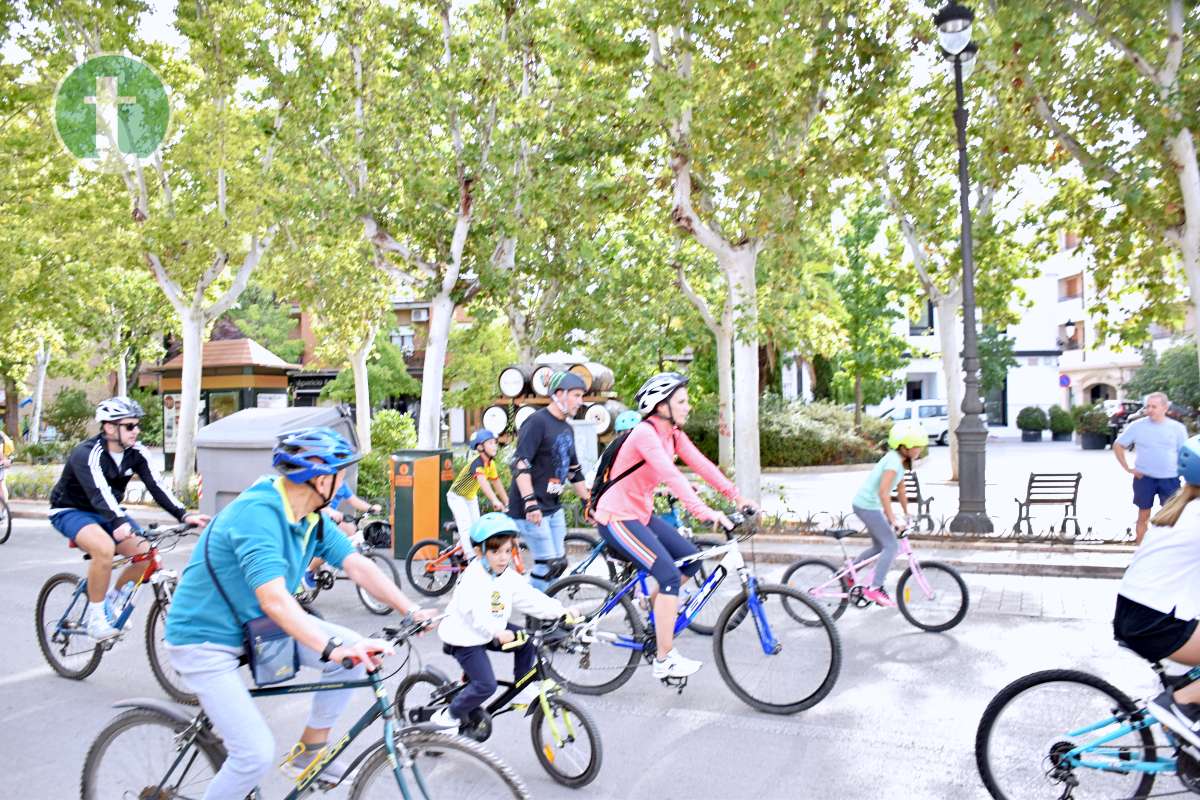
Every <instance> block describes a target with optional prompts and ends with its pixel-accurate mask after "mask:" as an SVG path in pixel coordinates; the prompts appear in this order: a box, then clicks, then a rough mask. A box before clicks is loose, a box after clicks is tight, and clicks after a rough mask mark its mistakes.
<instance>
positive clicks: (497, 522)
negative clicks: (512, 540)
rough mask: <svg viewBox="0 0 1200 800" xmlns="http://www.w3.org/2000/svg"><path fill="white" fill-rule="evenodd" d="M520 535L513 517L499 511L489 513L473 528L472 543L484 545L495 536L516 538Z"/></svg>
mask: <svg viewBox="0 0 1200 800" xmlns="http://www.w3.org/2000/svg"><path fill="white" fill-rule="evenodd" d="M518 533H520V531H519V530H518V529H517V523H516V521H515V520H514V519H513V518H512V517H510V516H509V515H508V514H503V513H501V512H499V511H489V512H488V513H486V514H484V515H483V516H481V517H480V518H479V519H477V520H475V524H474V525H472V526H471V542H472V543H474V544H483V543H484V542H486V541H487V540H488V539H490V538H492V537H493V536H516V535H517V534H518Z"/></svg>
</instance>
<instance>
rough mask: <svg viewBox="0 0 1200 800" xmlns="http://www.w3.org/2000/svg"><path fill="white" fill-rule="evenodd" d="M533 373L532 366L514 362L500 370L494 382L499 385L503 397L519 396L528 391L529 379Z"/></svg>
mask: <svg viewBox="0 0 1200 800" xmlns="http://www.w3.org/2000/svg"><path fill="white" fill-rule="evenodd" d="M532 375H533V367H527V366H524V365H521V364H514V365H512V366H511V367H505V368H504V369H502V370H500V375H499V377H498V378H497V379H496V383H498V384H499V385H500V394H501V395H503V396H504V397H520V396H521V395H523V394H525V393H527V392H528V391H529V379H530V377H532Z"/></svg>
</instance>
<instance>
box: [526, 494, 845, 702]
mask: <svg viewBox="0 0 1200 800" xmlns="http://www.w3.org/2000/svg"><path fill="white" fill-rule="evenodd" d="M746 516H747V515H743V514H740V513H734V514H731V515H730V517H729V518H730V520H731V521H732V522H734V527H733V528H731V529H729V530H727V531H725V539H726V541H725V542H724V543H723V544H721V545H718V546H717V547H712V548H709V549H707V550H704V551H701V552H699V553H697V554H695V555H691V556H686V557H684V558H681V559H679V560H678V561H676V562H675V563H676V565H677V566H685V565H687V564H689V563H691V562H693V561H698V560H706V559H717V558H719V559H720V562H719V563H718V564H717V566H716V567H715V568H714V569H713V570H712V572H710V573H709V576H708V579H707V580H705V581H704V584H703V586H702V587H701V588H700V591H699V592H697V593H696V594H693V595H690V596H689V597H687V598H680V601H681V602H680V608H679V611H678V613H677V615H676V617H675V635H676V636H678V635H679V634H680V633H682V632H683V629H684V628H685V627H687V625H688V623H689V622H691V621H692V620H693V619H695V617H696V615H697V614H699V613H700V611H701V610H702V609H703V608H704V606H705V604H707V603H708V601H709V600H710V599H711V598H712V597H713V596H714V594H715V593H716V591H717V588H718V587H719V586H720V585H721V583H722V582H723V581H724V580H725V578H726V577H727V576H728V575H729V574H730V573H731V572H736V573H737V575H738V578H739V580H740V581H741V585H742V589H741V591H740V592H739V593H738V594H737V595H736V596H734V597H733V598H732V599H731V600H730V601H729V602H728V603H727V604H726V605H725V607H724V609H723V610H722V611H721V614H720V616H719V617H718V618H717V621H716V624H715V625H714V629H715V630H714V633H713V656H714V659H715V661H716V663H717V670H718V671H719V672H720V674H721V678H722V680H724V681H725V684H726V685H727V686H728V687H729V688H730V690H731V691H732V692H733V693H734V694H735V695H736V696H737V697H738V698H739V699H740V700H742V701H743V702H744V703H746V704H747V705H749V706H751V707H752V708H755V709H757V710H759V711H765V712H767V713H772V714H794V713H796V712H798V711H803V710H804V709H807V708H811V707H812V706H814V705H816V704H817V703H819V702H820V701H821V700H822V699H823V698H824V697H825V696H826V695H828V694H829V692H830V691H831V690H832V689H833V686H834V684H835V683H836V682H837V678H838V674H839V672H840V670H841V661H842V645H841V639H840V638H839V636H838V632H837V628H836V626H835V625H834V623H833V620H832V619H830V618H829V614H828V613H826V611H825V610H824V609H823V608H822V607H821V605H820V604H819V603H817V602H816V601H814V600H812V599H811V598H809V597H808V596H807V595H806V594H804V593H802V592H800V591H797V590H796V589H793V588H791V587H788V586H782V585H778V584H768V583H760V582H759V581H758V578H757V577H756V576H755V575H754V574H753V573H752V572H751V571H750V569H749V568H748V567H747V566H746V562H745V560H744V559H743V558H742V554H741V551H740V549H739V547H738V544H739V542H741V541H745V540H746V539H749V538H750V537H751V536H753V535H754V532H755V531H754V530H751V531H749V532H748V533H745V534H743V535H741V536H738V535H736V534H737V531H738V529H739V528H740V527H741V525H742V524H744V522H745V521H746ZM648 576H649V573H648V572H647V571H646V570H644V569H641V568H639V567H636V566H635V565H633V564H627V565H626V567H625V570H624V571H623V573H622V576H621V580H620V581H619V582H618V583H616V584H614V583H611V582H609V581H606V580H604V579H603V578H597V577H594V576H590V575H574V576H570V577H566V578H562V579H560V580H558V581H556V582H555V583H554V584H552V585H551V586H550V587H549V589H547V591H546V593H547V594H549V595H551V596H560V595H561V597H559V599H560V601H562V602H564V604H565V605H570V606H575V607H577V608H581V609H586V611H585V612H584V619H585V621H584V622H583V623H582V624H580V625H577V626H576V627H575V628H574V629H573V631H572V633H571V636H570V637H568V638H567V639H565V640H564V641H563V642H562V643H561V644H559V645H556V646H555V647H554V648H553V649H552V651H551V658H550V660H549V663H548V665H547V669H548V671H549V672H550V674H551V675H552V676H554V678H555V679H556V680H558V681H559V682H560V683H562V684H564V685H565V686H566V687H567V688H568V689H570V690H572V691H577V692H579V693H581V694H605V693H607V692H611V691H613V690H615V689H617V688H619V687H620V686H622V685H624V684H625V683H626V682H627V681H628V680H629V679H630V678H632V677H633V673H634V671H635V670H636V668H637V665H638V660H639V658H640V659H643V660H645V662H646V663H647V664H649V663H650V661H651V659H653V657H654V655H655V647H656V645H655V638H654V614H653V610H652V609H651V610H650V613H649V615H648V618H647V619H646V620H645V621H644V620H643V617H642V616H641V615H640V614H639V613H638V612H637V610H636V609H635V607H634V603H633V601H632V600H630V595H632V594H633V593H634V592H635V590H637V589H638V588H639V587H641V588H642V590H643V591H645V589H646V579H647V577H648ZM790 604H794V605H795V606H797V607H799V606H804V607H806V608H807V609H808V610H809V611H811V617H807V618H804V619H803V620H801V622H800V624H799V626H798V627H797V626H791V625H788V624H787V622H788V620H795V619H796V618H797V617H799V616H800V613H799V612H798V611H796V610H794V609H792V608H787V609H786V612H787V613H786V614H785V615H776V616H774V617H773V618H770V619H769V618H768V613H769V612H773V611H774V609H775V608H784V607H785V605H790ZM613 612H616V613H613ZM747 619H749V620H750V621H751V624H744V623H745V622H746V620H747ZM755 653H757V654H758V655H759V656H760V657H759V658H757V660H756V659H755V658H753V656H754V654H755ZM785 654H786V655H788V656H798V657H799V658H800V659H802V661H801V663H799V664H796V663H789V664H786V665H785V664H784V663H783V662H784V661H785V659H784V658H782V656H784V655H785ZM809 657H811V660H809V661H808V663H804V661H803V659H806V658H809ZM764 666H765V667H767V668H770V667H772V666H775V667H779V668H781V669H782V670H783V674H784V675H785V680H784V682H785V683H786V684H790V685H792V686H793V687H794V686H796V685H799V686H800V687H801V688H799V690H798V691H796V693H795V694H792V695H788V696H786V697H776V696H775V695H774V694H773V693H772V692H771V690H772V689H773V686H772V685H771V684H773V683H776V682H777V681H776V680H768V679H767V677H770V676H767V677H764V676H762V675H760V674H756V673H758V672H761V671H762V668H763V667H764ZM743 668H746V669H747V674H741V672H742V670H743ZM735 672H737V673H739V674H738V675H735ZM662 682H663V684H664V685H666V686H668V687H674V688H676V689H677V690H678V691H679V692H682V691H683V689H684V688H685V687H686V685H687V679H686V678H663V679H662ZM806 684H807V685H806ZM784 691H792V689H789V688H786V687H785V689H784Z"/></svg>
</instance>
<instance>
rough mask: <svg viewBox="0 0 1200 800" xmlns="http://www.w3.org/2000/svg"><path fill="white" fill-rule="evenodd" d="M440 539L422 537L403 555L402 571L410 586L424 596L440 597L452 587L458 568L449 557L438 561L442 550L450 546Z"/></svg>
mask: <svg viewBox="0 0 1200 800" xmlns="http://www.w3.org/2000/svg"><path fill="white" fill-rule="evenodd" d="M451 546H452V545H448V544H446V543H445V542H443V541H441V540H440V539H422V540H421V541H419V542H416V543H414V544H413V546H412V547H410V548H409V550H408V555H406V556H405V557H404V572H405V574H407V575H408V582H409V583H410V584H412V587H413V588H414V589H416V590H417V591H418V592H420V593H421V594H423V595H425V596H426V597H440V596H441V595H444V594H445V593H446V592H448V591H450V590H451V589H452V588H454V582H455V581H456V580H458V569H457V567H456V566H455V564H454V563H453V562H452V561H451V560H450V559H449V558H444V559H442V560H441V561H438V560H437V559H438V556H439V555H441V552H442V550H444V549H445V548H447V547H451Z"/></svg>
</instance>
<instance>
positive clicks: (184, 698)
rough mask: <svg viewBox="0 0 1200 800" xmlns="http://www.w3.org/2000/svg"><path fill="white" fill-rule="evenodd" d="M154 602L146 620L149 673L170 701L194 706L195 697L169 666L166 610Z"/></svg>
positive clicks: (160, 603) (159, 603) (165, 607)
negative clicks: (168, 696)
mask: <svg viewBox="0 0 1200 800" xmlns="http://www.w3.org/2000/svg"><path fill="white" fill-rule="evenodd" d="M168 608H169V606H166V605H163V603H162V602H160V601H158V600H156V601H154V605H152V606H151V607H150V616H149V617H147V618H146V657H147V658H148V659H149V660H150V671H151V672H153V673H154V678H155V680H157V681H158V685H159V686H161V687H162V688H163V691H165V692H166V693H167V694H168V695H170V697H171V699H172V700H174V701H175V702H177V703H183V704H184V705H189V706H194V705H196V704H197V703H199V700H197V699H196V695H194V694H192V692H191V690H190V689H188V688H187V685H186V684H185V683H184V682H183V678H182V677H180V675H179V673H178V672H176V671H175V668H174V667H172V666H171V662H170V660H169V659H168V658H167V639H166V630H167V609H168Z"/></svg>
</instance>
